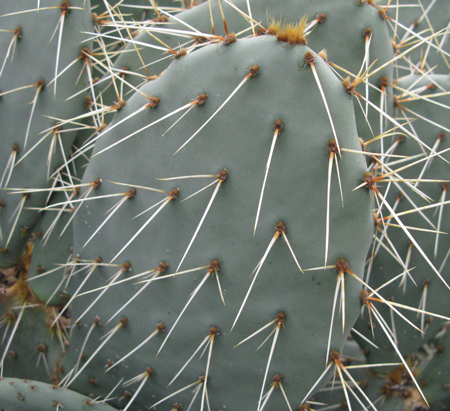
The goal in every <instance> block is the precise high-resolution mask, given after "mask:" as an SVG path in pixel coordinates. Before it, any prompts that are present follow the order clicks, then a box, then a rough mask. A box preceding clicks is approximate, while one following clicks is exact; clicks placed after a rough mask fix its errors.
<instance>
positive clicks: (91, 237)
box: [81, 195, 129, 262]
mask: <svg viewBox="0 0 450 411" xmlns="http://www.w3.org/2000/svg"><path fill="white" fill-rule="evenodd" d="M128 199H129V197H127V196H126V195H125V196H124V197H123V198H121V199H120V200H119V201H118V202H117V203H116V204H115V205H114V206H113V207H112V208H110V209H109V210H108V211H107V213H109V216H108V217H106V218H105V220H104V221H103V223H101V224H100V225H99V226H98V228H97V229H96V230H95V231H94V232H93V234H92V235H91V236H90V237H89V239H88V240H87V241H86V242H85V243H84V245H83V247H81V249H82V250H83V248H84V247H86V246H87V245H88V244H89V242H90V241H91V240H92V239H93V238H94V237H95V235H96V234H97V233H98V232H99V231H100V230H101V229H102V227H103V226H104V225H105V224H106V223H107V222H108V220H109V219H110V218H111V217H112V216H113V215H114V214H115V212H116V211H117V210H118V209H119V208H120V207H121V206H122V204H124V203H125V201H127V200H128ZM111 262H112V261H111Z"/></svg>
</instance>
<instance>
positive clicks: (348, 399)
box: [336, 365, 352, 411]
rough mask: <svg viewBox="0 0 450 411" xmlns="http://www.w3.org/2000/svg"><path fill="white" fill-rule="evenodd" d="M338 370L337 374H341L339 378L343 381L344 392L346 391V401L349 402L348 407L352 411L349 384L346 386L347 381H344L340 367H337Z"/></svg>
mask: <svg viewBox="0 0 450 411" xmlns="http://www.w3.org/2000/svg"><path fill="white" fill-rule="evenodd" d="M336 370H337V372H338V374H339V378H340V380H341V382H342V388H343V390H344V395H345V399H346V400H347V406H348V409H349V410H350V411H352V407H351V405H350V404H351V402H350V398H349V396H348V392H347V384H346V383H345V381H344V376H343V375H342V371H341V367H339V366H338V365H336Z"/></svg>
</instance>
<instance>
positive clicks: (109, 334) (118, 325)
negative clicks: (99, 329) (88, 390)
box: [66, 322, 123, 387]
mask: <svg viewBox="0 0 450 411" xmlns="http://www.w3.org/2000/svg"><path fill="white" fill-rule="evenodd" d="M122 325H123V323H122V322H120V323H119V324H117V325H116V326H115V327H114V328H113V329H112V330H111V331H109V333H108V336H107V337H106V338H105V340H104V341H103V342H102V343H101V344H100V345H99V346H98V347H97V349H96V350H95V351H94V353H93V354H92V355H91V356H90V357H89V358H88V359H87V361H86V362H85V363H84V364H83V366H82V367H81V368H80V370H79V371H78V372H77V373H76V374H75V376H74V377H73V378H72V379H71V380H70V381H69V382H68V383H67V385H66V387H68V386H69V385H70V384H72V383H73V382H74V381H75V379H76V378H77V377H78V376H79V375H80V373H81V372H82V371H83V370H84V369H85V368H86V367H87V366H88V364H89V363H90V362H91V361H92V360H93V359H94V358H95V356H96V355H97V353H98V352H99V351H100V350H101V349H102V348H103V346H104V345H105V344H106V343H107V342H108V341H109V340H110V339H111V338H112V337H113V336H114V334H115V333H116V332H117V331H118V330H119V329H120V327H121V326H122ZM105 335H106V334H105Z"/></svg>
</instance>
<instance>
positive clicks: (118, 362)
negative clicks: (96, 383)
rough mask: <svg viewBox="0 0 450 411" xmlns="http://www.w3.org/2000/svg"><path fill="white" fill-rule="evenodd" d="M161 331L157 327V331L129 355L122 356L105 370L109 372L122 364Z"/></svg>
mask: <svg viewBox="0 0 450 411" xmlns="http://www.w3.org/2000/svg"><path fill="white" fill-rule="evenodd" d="M159 332H160V331H159V330H158V329H157V330H156V331H153V332H152V333H151V334H150V335H149V336H148V337H147V338H146V339H145V340H144V341H142V342H141V343H140V344H139V345H138V346H136V347H135V348H133V349H132V350H131V351H130V352H129V353H128V354H127V355H125V356H124V357H122V358H121V359H120V360H119V361H116V362H115V363H114V364H113V365H112V366H111V367H109V368H108V369H107V370H106V371H105V372H108V371H110V370H112V369H113V368H114V367H115V366H116V365H118V364H120V363H121V362H122V361H124V360H126V359H127V358H128V357H129V356H130V355H132V354H133V353H135V352H136V351H137V350H139V348H141V347H142V346H143V345H145V344H147V342H148V341H150V340H151V339H152V338H153V337H154V336H155V335H156V334H158V333H159Z"/></svg>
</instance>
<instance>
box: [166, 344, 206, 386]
mask: <svg viewBox="0 0 450 411" xmlns="http://www.w3.org/2000/svg"><path fill="white" fill-rule="evenodd" d="M209 342H211V336H210V335H207V336H206V337H205V338H204V339H203V341H202V342H201V343H200V345H199V346H198V347H197V349H196V350H195V351H194V354H192V355H191V356H190V357H189V359H188V360H187V361H186V363H185V364H184V365H183V367H181V369H180V371H178V373H177V374H176V375H175V377H173V378H172V380H171V381H170V382H169V384H167V387H169V386H170V385H172V383H173V382H174V381H175V380H176V379H177V378H178V376H179V375H180V374H181V373H182V372H183V370H184V369H185V368H186V367H187V365H188V364H189V363H190V362H191V360H192V359H193V358H194V357H195V355H196V354H197V353H198V352H199V351H200V349H201V348H202V347H203V346H204V345H205V344H206V346H208V344H207V343H209ZM167 387H166V388H167Z"/></svg>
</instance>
